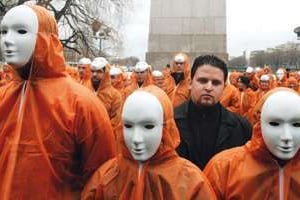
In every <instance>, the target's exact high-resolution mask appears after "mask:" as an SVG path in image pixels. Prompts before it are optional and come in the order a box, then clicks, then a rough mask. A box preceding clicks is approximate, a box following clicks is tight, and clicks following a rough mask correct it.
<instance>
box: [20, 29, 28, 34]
mask: <svg viewBox="0 0 300 200" xmlns="http://www.w3.org/2000/svg"><path fill="white" fill-rule="evenodd" d="M18 33H20V34H26V33H27V31H26V30H24V29H20V30H18Z"/></svg>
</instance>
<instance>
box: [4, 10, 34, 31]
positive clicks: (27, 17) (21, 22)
mask: <svg viewBox="0 0 300 200" xmlns="http://www.w3.org/2000/svg"><path fill="white" fill-rule="evenodd" d="M5 27H25V28H28V31H30V32H32V33H35V34H36V33H37V32H38V18H37V16H36V14H35V12H34V11H33V10H32V9H31V8H30V7H28V6H25V5H20V6H17V7H14V8H12V9H10V10H9V11H8V12H7V13H6V14H5V15H4V17H3V20H2V22H1V29H3V28H5Z"/></svg>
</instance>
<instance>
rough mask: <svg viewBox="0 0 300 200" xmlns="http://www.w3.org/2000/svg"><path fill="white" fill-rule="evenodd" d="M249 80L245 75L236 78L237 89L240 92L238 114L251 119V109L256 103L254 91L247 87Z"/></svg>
mask: <svg viewBox="0 0 300 200" xmlns="http://www.w3.org/2000/svg"><path fill="white" fill-rule="evenodd" d="M249 85H250V80H249V78H248V77H246V76H241V77H240V78H239V79H238V89H239V92H240V100H241V101H240V111H239V113H240V115H241V116H243V117H246V118H247V119H248V120H249V121H251V119H252V118H251V114H252V109H253V108H254V106H255V104H256V95H255V92H254V91H253V90H252V89H251V88H250V87H249Z"/></svg>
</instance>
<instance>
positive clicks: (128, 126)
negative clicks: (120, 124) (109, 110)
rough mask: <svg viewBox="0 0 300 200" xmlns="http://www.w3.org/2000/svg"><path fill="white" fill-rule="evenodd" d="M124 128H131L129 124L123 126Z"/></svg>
mask: <svg viewBox="0 0 300 200" xmlns="http://www.w3.org/2000/svg"><path fill="white" fill-rule="evenodd" d="M124 126H125V128H132V125H131V124H124Z"/></svg>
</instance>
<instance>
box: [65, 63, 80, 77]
mask: <svg viewBox="0 0 300 200" xmlns="http://www.w3.org/2000/svg"><path fill="white" fill-rule="evenodd" d="M66 68H67V72H68V74H69V75H70V76H71V77H72V78H73V79H74V80H75V81H79V73H78V70H77V68H76V67H72V66H70V65H68V64H67V66H66Z"/></svg>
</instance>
